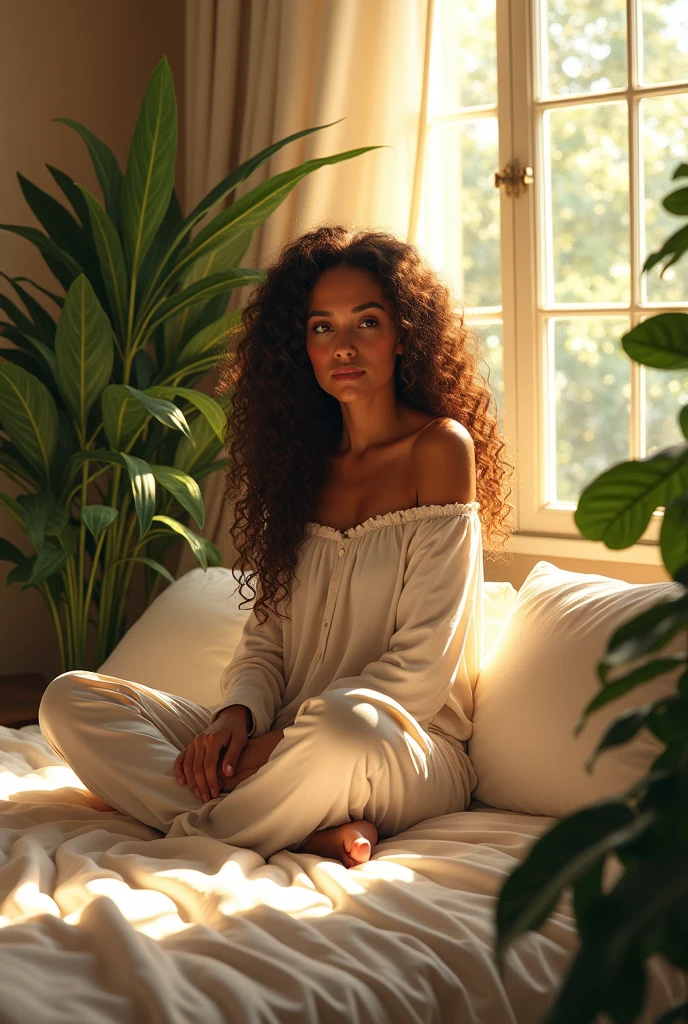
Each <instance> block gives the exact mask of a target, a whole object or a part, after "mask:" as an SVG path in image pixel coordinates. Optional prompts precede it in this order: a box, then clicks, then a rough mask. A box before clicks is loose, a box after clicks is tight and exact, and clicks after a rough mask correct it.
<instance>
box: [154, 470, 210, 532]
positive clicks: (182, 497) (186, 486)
mask: <svg viewBox="0 0 688 1024" xmlns="http://www.w3.org/2000/svg"><path fill="white" fill-rule="evenodd" d="M150 467H151V469H152V471H153V474H154V476H155V479H156V480H157V481H158V483H159V484H161V486H162V487H164V488H165V490H166V491H169V492H170V494H171V495H172V496H173V497H174V498H176V499H177V501H178V502H179V504H180V505H181V506H182V508H184V509H186V511H187V512H188V513H189V515H191V516H193V518H194V519H195V520H196V523H197V525H198V528H199V529H200V530H202V529H203V524H204V523H205V506H204V504H203V495H202V494H201V488H200V487H199V486H198V484H197V483H196V481H195V480H194V478H193V477H192V476H189V474H188V473H185V472H184V470H182V469H177V467H176V466H158V465H156V464H155V463H151V464H150Z"/></svg>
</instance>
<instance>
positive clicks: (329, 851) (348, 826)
mask: <svg viewBox="0 0 688 1024" xmlns="http://www.w3.org/2000/svg"><path fill="white" fill-rule="evenodd" d="M376 842H377V829H376V828H375V826H374V825H373V824H372V822H370V821H366V820H365V818H359V820H358V821H347V822H346V823H345V824H344V825H335V826H334V827H333V828H324V829H322V830H321V831H320V832H315V833H314V834H313V835H312V836H310V838H309V839H307V840H306V842H305V843H303V845H302V846H300V847H299V851H298V852H299V853H317V854H318V855H319V856H320V857H334V858H335V860H340V861H341V862H342V864H343V865H344V867H345V868H354V867H356V865H357V864H364V863H365V862H366V861H367V860H370V855H371V853H372V852H373V847H374V846H375V843H376Z"/></svg>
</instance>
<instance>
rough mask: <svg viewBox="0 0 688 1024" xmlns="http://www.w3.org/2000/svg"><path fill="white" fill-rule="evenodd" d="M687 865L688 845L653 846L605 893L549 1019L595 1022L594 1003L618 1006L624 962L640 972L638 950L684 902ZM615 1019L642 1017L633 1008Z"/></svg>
mask: <svg viewBox="0 0 688 1024" xmlns="http://www.w3.org/2000/svg"><path fill="white" fill-rule="evenodd" d="M685 865H686V850H685V849H680V848H677V849H661V850H656V851H653V852H652V853H651V854H648V855H647V856H646V857H645V858H643V860H642V861H641V862H640V863H638V865H637V866H636V867H635V868H634V870H632V871H627V872H626V873H625V874H624V875H623V876H622V877H621V879H620V881H619V882H618V883H617V884H616V885H615V886H614V888H613V889H612V890H611V891H610V892H609V893H607V894H606V895H605V898H604V900H603V902H602V903H600V905H599V906H598V908H597V911H596V914H595V922H594V925H595V926H594V928H591V930H590V934H589V938H588V941H587V942H586V943H585V944H584V946H582V947H581V949H580V950H579V951H578V955H577V957H576V959H575V961H574V963H573V965H572V966H571V968H570V969H569V972H568V974H567V975H566V978H565V980H564V982H563V984H562V985H561V987H560V988H559V989H558V991H557V996H556V1000H555V1002H554V1004H553V1005H552V1006H551V1007H550V1009H549V1011H548V1014H547V1017H546V1020H547V1021H551V1020H567V1021H568V1020H570V1021H592V1020H597V1019H598V1018H597V1016H596V1013H595V1012H594V1011H593V1013H591V1012H590V1011H591V1009H592V1007H593V1006H595V1005H597V1007H598V1008H599V1009H602V1008H603V1007H605V1006H606V1005H607V1004H609V1005H610V1006H616V1007H619V1005H620V1003H622V1002H623V1001H622V1000H621V997H620V996H618V995H617V993H618V992H619V989H618V982H619V979H621V980H622V983H623V981H624V980H625V981H626V983H627V982H628V979H629V976H630V972H626V973H625V974H624V967H625V966H626V965H629V966H632V967H633V968H634V969H635V971H638V970H639V966H640V965H639V959H640V957H639V954H638V949H642V947H643V945H644V942H645V941H646V939H647V938H648V937H650V936H652V935H653V934H657V933H658V930H659V929H662V931H663V924H664V922H665V921H666V920H667V918H668V916H669V915H670V914H671V912H672V910H673V909H674V908H676V907H683V906H685V903H686V897H687V896H688V872H687V871H686V867H685ZM659 934H661V932H659ZM605 1019H608V1018H606V1015H605ZM612 1019H613V1020H624V1021H636V1020H638V1019H639V1017H638V1014H637V1013H632V1014H631V1015H626V1016H624V1017H620V1016H618V1017H617V1016H613V1017H612Z"/></svg>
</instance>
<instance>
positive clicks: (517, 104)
mask: <svg viewBox="0 0 688 1024" xmlns="http://www.w3.org/2000/svg"><path fill="white" fill-rule="evenodd" d="M545 2H546V0H531V2H528V3H524V2H522V0H496V15H497V24H496V30H497V61H498V69H497V74H498V97H497V110H498V120H499V163H500V169H501V168H503V167H504V166H505V165H506V164H507V163H508V162H510V161H511V160H514V159H518V161H519V162H520V164H521V166H522V167H524V166H530V167H532V168H533V172H534V182H533V184H532V185H529V186H526V187H525V189H522V190H521V192H520V195H518V196H508V195H507V194H506V190H505V189H504V188H501V189H500V225H501V258H502V281H503V295H502V299H503V304H502V319H503V327H502V337H503V358H504V371H503V373H504V396H503V412H504V430H505V443H506V449H505V452H506V457H507V458H508V460H509V461H510V462H511V463H512V464H513V465H514V466H515V469H514V474H513V476H512V478H511V480H510V484H511V487H512V493H511V494H510V495H509V500H510V501H511V504H512V505H513V506H514V509H513V512H512V520H513V522H514V527H515V529H514V533H513V534H512V537H511V539H510V542H509V546H510V548H511V550H512V551H514V552H516V553H525V554H542V553H543V550H546V551H547V553H548V554H550V555H552V556H556V557H567V558H576V559H581V560H593V561H608V562H623V563H635V564H643V565H653V566H660V567H661V566H663V560H662V557H661V552H660V549H659V534H660V529H661V523H662V519H663V512H661V511H655V512H653V514H652V516H651V519H650V522H649V523H648V526H647V528H646V530H645V532H644V533H643V535H642V537H641V538H640V539H639V540H638V541H637V542H636V543H635V544H634V545H632V546H631V547H629V548H623V549H620V550H614V549H611V548H607V547H606V546H605V545H604V544H603V543H601V542H597V541H591V540H588V539H587V538H584V537H582V536H581V534H580V532H579V530H578V528H577V526H576V524H575V521H574V513H575V507H573V508H572V507H570V505H567V504H563V503H562V504H552V505H547V504H546V503H545V498H544V496H545V492H546V472H547V469H548V467H547V466H546V464H545V463H546V461H547V458H548V457H549V455H548V449H547V429H548V422H547V421H548V418H551V416H552V414H553V408H552V407H553V401H550V399H549V398H548V396H547V395H546V393H545V387H546V382H547V380H548V376H549V375H548V367H547V355H548V345H547V318H548V317H550V316H553V315H556V314H560V315H564V316H569V315H572V316H576V315H581V316H590V315H592V316H595V315H596V314H599V315H605V314H608V315H614V313H617V314H620V315H628V316H629V326H633V325H635V324H636V323H638V322H639V321H640V320H641V319H642V318H643V317H644V316H647V315H648V314H649V315H653V314H655V313H658V312H670V311H681V312H686V311H688V302H685V303H679V304H675V305H671V304H665V303H650V302H647V301H645V302H641V282H640V277H639V275H640V269H641V267H642V263H643V262H644V259H645V258H646V255H647V253H644V254H643V253H642V252H640V249H639V240H640V239H641V237H642V236H641V223H640V216H641V205H642V202H643V195H642V194H641V192H640V188H641V187H642V174H641V171H642V168H641V160H642V152H641V149H640V140H639V137H638V136H639V132H638V128H639V118H638V105H639V103H640V100H641V99H642V98H645V97H651V96H658V95H671V94H676V93H685V92H686V91H688V90H687V89H686V85H685V83H684V82H680V83H671V84H662V85H648V86H640V83H639V82H638V68H639V64H638V54H637V52H636V50H635V46H636V42H638V43H640V42H641V40H640V39H639V37H638V35H637V26H636V12H637V6H636V0H626V12H627V57H628V67H629V69H630V71H629V80H628V84H627V87H626V88H625V89H612V90H609V92H605V93H593V94H587V93H585V94H581V95H576V96H571V97H569V96H565V97H556V96H547V97H540V96H539V95H538V83H539V81H541V80H542V79H541V78H540V69H541V61H542V59H543V52H544V51H543V43H544V40H543V38H542V32H541V28H542V22H541V18H542V17H543V11H544V10H545V7H544V4H545ZM639 2H640V0H637V3H639ZM607 98H608V99H610V100H611V99H622V98H625V99H626V102H627V103H629V104H631V105H632V107H633V111H632V113H633V116H632V117H631V119H630V136H629V140H628V141H629V197H630V204H631V209H630V249H631V295H630V302H629V304H628V305H627V306H626V305H617V304H614V303H610V304H609V305H590V306H588V305H586V306H571V305H569V304H563V303H562V304H558V303H550V304H547V303H546V302H545V296H546V291H545V284H546V282H545V272H546V267H545V259H546V254H547V249H546V238H545V231H546V220H545V213H546V211H545V203H546V202H547V193H546V185H547V180H548V178H547V174H546V168H545V160H546V156H547V154H546V153H545V151H544V145H543V124H544V111H545V110H551V109H555V108H559V107H560V106H562V105H570V104H576V105H578V104H580V103H581V102H593V103H594V102H599V101H600V100H603V99H607ZM668 190H669V189H667V191H668ZM473 312H475V311H473ZM467 320H469V321H470V322H472V323H475V324H476V325H479V322H480V317H479V316H475V315H473V316H471V311H467ZM644 370H645V368H644V367H642V366H641V365H640V364H638V363H635V362H633V361H631V409H630V429H631V437H630V454H629V458H630V459H638V458H640V457H642V456H641V430H642V426H643V425H642V421H641V415H640V414H641V409H640V394H641V387H642V386H643V376H644Z"/></svg>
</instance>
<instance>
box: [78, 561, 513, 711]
mask: <svg viewBox="0 0 688 1024" xmlns="http://www.w3.org/2000/svg"><path fill="white" fill-rule="evenodd" d="M244 592H245V593H246V588H244ZM241 600H242V599H241V595H240V593H239V583H238V580H237V578H236V577H235V576H234V575H233V574H232V571H231V569H226V568H224V567H223V566H212V567H210V568H209V569H208V571H207V572H203V569H201V568H200V567H199V568H197V569H191V570H190V571H189V572H187V573H185V574H184V575H183V576H180V578H179V579H178V580H175V582H174V583H173V584H171V585H170V586H169V587H167V589H166V590H163V592H162V593H161V594H160V595H159V596H158V597H156V598H155V600H154V601H153V602H152V604H150V605H149V606H148V608H146V610H145V611H144V612H143V614H142V615H141V616H140V617H139V618H138V619H137V620H136V622H135V623H133V625H132V626H131V627H130V628H129V629H128V630H127V632H126V633H125V634H124V636H123V637H122V639H121V640H120V642H119V643H118V645H117V647H115V649H114V651H113V652H112V653H111V654H110V655H109V657H108V658H106V660H105V661H104V662H103V664H102V665H101V666H100V668H99V670H98V671H99V672H104V673H105V674H106V675H110V676H117V677H118V678H120V679H130V680H132V681H133V682H137V683H143V685H144V686H150V687H152V688H153V689H155V690H164V691H165V692H167V693H173V694H174V695H175V696H176V697H187V698H188V699H189V700H195V701H197V702H198V703H199V704H203V705H205V707H212V706H213V705H214V704H217V703H218V702H219V701H220V699H221V696H222V694H221V693H220V677H221V676H222V673H223V671H224V669H225V667H226V666H227V665H228V664H229V662H230V661H231V659H232V656H233V654H234V650H235V648H236V646H237V644H238V643H239V638H240V637H241V631H242V629H243V628H244V622H245V621H246V619H247V618H248V615H249V612H250V610H251V607H252V605H253V599H252V598H251V596H250V591H249V600H250V602H251V603H250V604H245V605H244V607H243V609H240V608H239V604H240V603H241ZM515 600H516V590H515V589H514V587H512V585H511V584H510V583H502V582H499V583H492V582H490V583H485V584H484V588H483V609H484V615H483V650H484V652H485V651H487V650H488V648H489V647H490V645H491V644H492V642H493V640H494V639H495V637H496V636H497V634H498V633H499V630H500V628H501V626H502V623H503V621H504V619H505V618H506V615H507V612H508V610H509V608H510V607H511V605H512V604H513V602H514V601H515Z"/></svg>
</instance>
